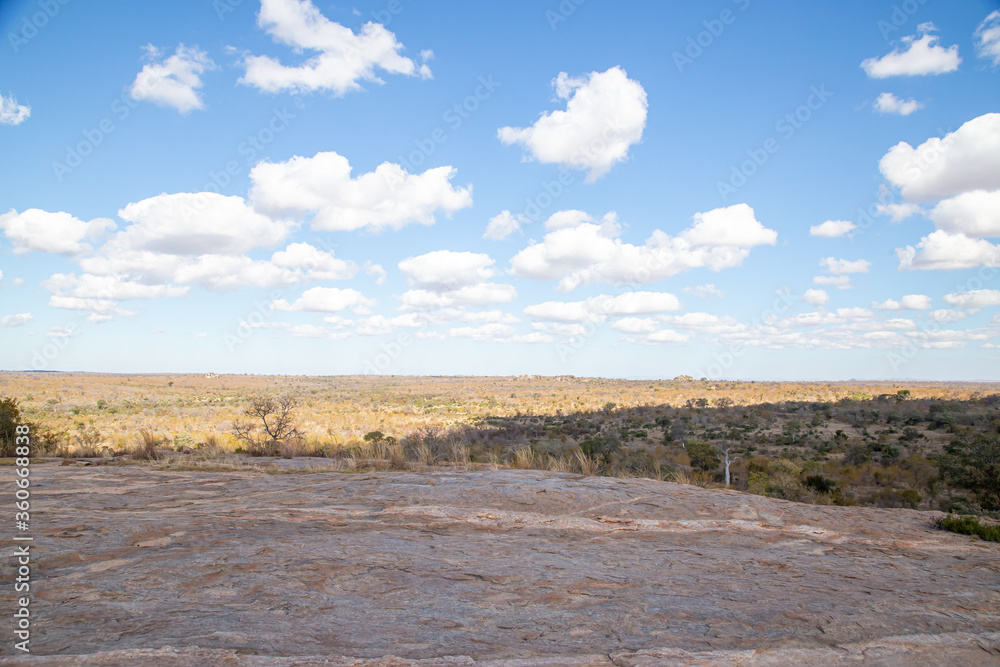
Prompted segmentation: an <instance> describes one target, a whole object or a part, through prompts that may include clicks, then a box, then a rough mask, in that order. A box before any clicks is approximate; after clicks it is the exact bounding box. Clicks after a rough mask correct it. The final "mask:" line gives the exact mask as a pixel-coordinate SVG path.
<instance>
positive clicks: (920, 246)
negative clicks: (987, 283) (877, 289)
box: [896, 230, 1000, 270]
mask: <svg viewBox="0 0 1000 667" xmlns="http://www.w3.org/2000/svg"><path fill="white" fill-rule="evenodd" d="M896 257H897V258H898V259H899V269H900V270H935V269H936V270H952V269H972V268H975V267H977V266H1000V246H998V245H994V244H992V243H990V242H989V241H987V240H985V239H970V238H969V237H968V236H965V235H964V234H950V233H948V232H946V231H943V230H938V231H936V232H931V233H930V234H928V235H927V236H925V237H923V238H922V239H920V242H919V243H917V245H916V246H911V245H908V246H906V247H905V248H897V249H896Z"/></svg>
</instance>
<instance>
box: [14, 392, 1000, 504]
mask: <svg viewBox="0 0 1000 667" xmlns="http://www.w3.org/2000/svg"><path fill="white" fill-rule="evenodd" d="M0 396H6V397H8V398H6V399H4V402H2V403H0V445H2V444H3V443H5V442H6V440H3V438H4V434H5V433H6V431H5V430H4V429H5V428H6V426H5V424H8V422H9V423H15V422H16V421H17V420H26V421H30V422H31V423H32V424H33V425H34V426H33V432H34V443H35V446H36V452H37V453H38V454H47V455H53V456H61V457H67V458H71V457H77V458H80V457H83V458H92V459H101V460H105V461H114V460H119V459H123V458H127V459H128V460H147V461H156V462H157V464H158V465H166V464H168V463H169V464H171V465H177V460H178V459H179V458H180V459H184V460H191V461H196V460H200V461H216V462H217V461H219V460H220V459H223V458H227V459H228V460H231V461H233V463H232V465H240V466H245V465H248V463H247V461H255V460H257V461H259V460H263V459H264V458H265V457H285V458H295V457H319V458H322V459H323V460H324V461H326V462H328V464H329V465H330V467H331V468H332V469H342V470H364V469H426V468H428V467H432V466H442V465H448V466H463V467H466V468H482V467H486V468H489V467H499V466H509V467H518V468H540V469H546V470H554V471H563V472H574V473H579V474H586V475H617V476H634V477H648V478H654V479H661V480H670V481H677V482H682V483H691V484H698V485H702V486H719V487H725V486H729V488H732V489H736V490H740V491H745V492H750V493H755V494H761V495H767V496H772V497H776V498H784V499H787V500H794V501H801V502H809V503H820V504H837V505H869V506H877V507H906V508H913V509H941V510H946V511H954V512H959V513H962V514H977V515H982V516H986V517H993V518H1000V386H998V385H989V384H955V383H905V384H904V383H756V382H707V381H696V380H694V379H692V378H688V377H680V378H675V379H673V380H668V381H656V382H652V381H623V380H603V379H590V378H574V377H511V378H461V377H448V378H434V377H422V378H401V377H335V378H322V377H260V376H215V375H211V374H210V375H208V376H195V375H176V376H166V375H145V376H136V375H128V376H118V375H90V374H69V373H58V374H53V373H5V374H0ZM5 406H6V407H5ZM11 409H13V410H14V411H15V412H16V415H15V414H14V412H11ZM5 410H6V411H5ZM11 415H14V416H11ZM234 457H240V459H239V462H238V463H237V462H236V458H234Z"/></svg>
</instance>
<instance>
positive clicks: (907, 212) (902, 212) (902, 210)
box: [875, 203, 921, 222]
mask: <svg viewBox="0 0 1000 667" xmlns="http://www.w3.org/2000/svg"><path fill="white" fill-rule="evenodd" d="M875 208H876V210H877V211H878V213H879V215H887V216H889V219H890V220H891V221H892V222H901V221H903V220H905V219H907V218H909V217H910V216H911V215H913V214H915V213H919V212H920V210H921V209H920V206H918V205H917V204H910V203H903V204H881V203H880V204H876V205H875Z"/></svg>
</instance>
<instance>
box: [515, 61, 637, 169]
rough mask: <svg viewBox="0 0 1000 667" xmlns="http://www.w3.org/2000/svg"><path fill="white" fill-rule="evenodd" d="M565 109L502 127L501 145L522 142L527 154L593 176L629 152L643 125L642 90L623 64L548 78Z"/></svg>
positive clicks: (626, 155)
mask: <svg viewBox="0 0 1000 667" xmlns="http://www.w3.org/2000/svg"><path fill="white" fill-rule="evenodd" d="M552 85H553V86H554V87H555V90H556V95H557V96H558V98H559V99H562V100H566V109H565V110H556V111H550V112H547V113H544V114H542V116H541V118H539V119H538V120H537V121H536V122H535V123H534V125H531V126H529V127H502V128H500V129H499V130H498V131H497V136H498V137H499V138H500V141H501V142H502V143H504V144H505V145H512V144H520V145H521V146H523V147H524V149H525V151H526V152H527V157H529V158H531V159H534V160H537V161H539V162H542V163H546V164H560V165H563V166H566V167H570V168H573V169H585V170H587V171H588V173H587V182H590V183H592V182H594V181H596V180H597V179H598V178H600V177H601V176H603V175H604V174H606V173H607V172H608V171H609V170H610V169H611V167H613V166H614V165H615V164H617V163H619V162H621V161H622V160H625V159H626V158H627V157H628V151H629V148H630V147H631V146H632V145H633V144H636V143H638V142H639V141H640V140H641V139H642V132H643V130H644V129H645V127H646V110H647V102H646V91H645V90H644V89H643V87H642V86H641V85H640V84H639V82H637V81H633V80H632V79H629V78H628V75H627V74H626V73H625V70H623V69H622V68H621V67H612V68H611V69H609V70H607V71H606V72H591V73H590V74H589V75H586V76H584V77H580V78H571V77H570V76H569V75H568V74H566V73H565V72H560V74H559V76H558V77H556V79H555V80H554V81H553V82H552Z"/></svg>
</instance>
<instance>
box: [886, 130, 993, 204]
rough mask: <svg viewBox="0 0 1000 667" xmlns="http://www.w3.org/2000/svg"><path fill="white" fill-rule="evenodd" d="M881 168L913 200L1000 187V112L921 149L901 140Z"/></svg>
mask: <svg viewBox="0 0 1000 667" xmlns="http://www.w3.org/2000/svg"><path fill="white" fill-rule="evenodd" d="M879 169H880V170H881V172H882V175H883V176H885V178H886V179H887V180H888V181H889V182H890V183H891V184H892V185H894V186H896V187H898V188H899V189H900V191H901V192H902V194H903V196H904V197H906V198H907V199H909V200H912V201H928V200H936V199H942V198H944V197H949V196H952V195H956V194H959V193H962V192H968V191H970V190H997V189H1000V113H988V114H984V115H982V116H979V117H978V118H973V119H972V120H970V121H968V122H967V123H965V124H964V125H962V126H961V127H960V128H958V129H957V130H955V131H954V132H951V133H949V134H947V135H945V137H944V138H938V137H931V138H930V139H928V140H927V141H925V142H924V143H922V144H920V145H919V146H917V147H916V148H913V147H912V146H910V144H908V143H906V142H900V143H898V144H896V145H895V146H893V147H892V148H891V149H889V152H887V153H886V154H885V155H883V156H882V159H881V160H879Z"/></svg>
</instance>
